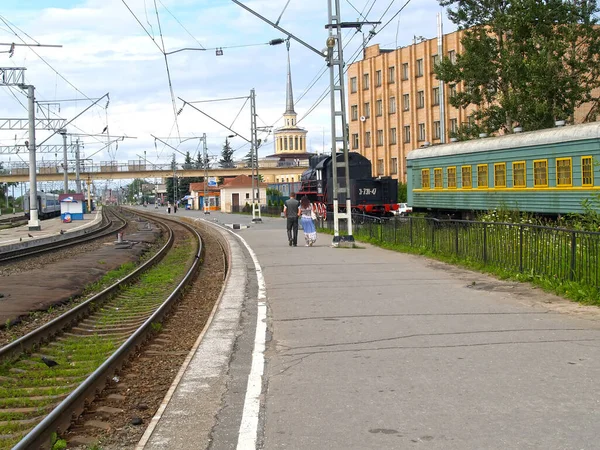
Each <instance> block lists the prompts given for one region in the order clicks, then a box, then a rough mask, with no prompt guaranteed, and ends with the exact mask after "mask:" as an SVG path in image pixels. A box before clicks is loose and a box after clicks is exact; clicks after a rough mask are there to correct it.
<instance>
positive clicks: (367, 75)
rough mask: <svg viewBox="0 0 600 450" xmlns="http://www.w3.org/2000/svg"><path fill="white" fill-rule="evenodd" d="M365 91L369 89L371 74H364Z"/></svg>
mask: <svg viewBox="0 0 600 450" xmlns="http://www.w3.org/2000/svg"><path fill="white" fill-rule="evenodd" d="M363 89H369V74H368V73H365V74H363Z"/></svg>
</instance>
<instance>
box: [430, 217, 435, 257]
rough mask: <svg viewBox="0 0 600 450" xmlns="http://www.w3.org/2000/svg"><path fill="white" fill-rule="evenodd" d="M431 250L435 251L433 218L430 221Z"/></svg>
mask: <svg viewBox="0 0 600 450" xmlns="http://www.w3.org/2000/svg"><path fill="white" fill-rule="evenodd" d="M430 223H431V251H435V219H433V220H432V221H431V222H430Z"/></svg>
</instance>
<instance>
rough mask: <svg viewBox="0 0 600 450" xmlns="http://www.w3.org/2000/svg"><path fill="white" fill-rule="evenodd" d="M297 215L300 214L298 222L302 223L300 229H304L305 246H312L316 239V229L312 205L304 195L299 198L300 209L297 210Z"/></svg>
mask: <svg viewBox="0 0 600 450" xmlns="http://www.w3.org/2000/svg"><path fill="white" fill-rule="evenodd" d="M298 215H299V216H300V222H301V223H302V229H303V230H304V240H305V241H306V246H307V247H312V245H313V244H314V243H315V242H316V240H317V230H316V228H315V223H314V221H313V215H314V212H313V205H312V204H311V203H310V200H309V199H308V197H307V196H306V195H305V196H304V197H302V199H301V200H300V211H299V212H298Z"/></svg>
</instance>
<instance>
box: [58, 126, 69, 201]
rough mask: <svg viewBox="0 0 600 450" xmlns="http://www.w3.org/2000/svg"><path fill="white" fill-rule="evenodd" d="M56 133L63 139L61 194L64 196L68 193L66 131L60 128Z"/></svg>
mask: <svg viewBox="0 0 600 450" xmlns="http://www.w3.org/2000/svg"><path fill="white" fill-rule="evenodd" d="M58 133H59V134H60V135H62V138H63V173H64V188H63V192H64V193H65V194H68V193H69V170H68V160H67V130H66V129H65V128H61V129H60V130H58Z"/></svg>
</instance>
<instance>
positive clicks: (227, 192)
mask: <svg viewBox="0 0 600 450" xmlns="http://www.w3.org/2000/svg"><path fill="white" fill-rule="evenodd" d="M267 186H268V185H267V183H259V184H258V188H259V194H260V197H259V198H258V203H259V204H260V205H261V206H264V205H266V204H267ZM246 203H247V204H249V205H250V204H252V178H250V177H249V176H248V175H239V176H237V177H235V178H233V179H232V180H229V181H228V182H226V183H224V184H222V185H221V212H227V213H230V212H240V211H242V209H243V208H244V206H246Z"/></svg>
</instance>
